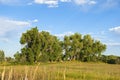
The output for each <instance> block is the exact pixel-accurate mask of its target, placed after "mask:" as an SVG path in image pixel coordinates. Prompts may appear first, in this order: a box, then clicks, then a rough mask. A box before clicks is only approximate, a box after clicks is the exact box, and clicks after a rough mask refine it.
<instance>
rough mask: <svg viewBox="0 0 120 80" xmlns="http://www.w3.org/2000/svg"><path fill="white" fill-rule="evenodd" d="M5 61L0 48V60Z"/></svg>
mask: <svg viewBox="0 0 120 80" xmlns="http://www.w3.org/2000/svg"><path fill="white" fill-rule="evenodd" d="M3 61H5V54H4V51H3V50H0V62H3Z"/></svg>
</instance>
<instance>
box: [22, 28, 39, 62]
mask: <svg viewBox="0 0 120 80" xmlns="http://www.w3.org/2000/svg"><path fill="white" fill-rule="evenodd" d="M20 43H21V44H22V45H24V46H25V47H24V48H23V49H22V50H21V51H22V56H23V57H25V59H26V61H27V62H30V63H33V62H35V61H37V60H38V56H39V54H40V38H39V31H38V29H37V27H35V28H32V29H31V30H28V31H27V32H26V33H23V34H22V37H21V39H20Z"/></svg>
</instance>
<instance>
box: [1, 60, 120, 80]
mask: <svg viewBox="0 0 120 80" xmlns="http://www.w3.org/2000/svg"><path fill="white" fill-rule="evenodd" d="M0 80H120V65H111V64H104V63H81V62H61V63H40V64H38V65H36V66H35V65H34V66H26V65H17V66H0Z"/></svg>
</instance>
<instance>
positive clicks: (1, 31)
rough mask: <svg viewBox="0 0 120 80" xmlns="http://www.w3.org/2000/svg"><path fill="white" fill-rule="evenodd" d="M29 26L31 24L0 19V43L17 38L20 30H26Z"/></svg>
mask: <svg viewBox="0 0 120 80" xmlns="http://www.w3.org/2000/svg"><path fill="white" fill-rule="evenodd" d="M30 26H31V23H30V22H28V21H19V20H13V19H9V18H5V17H0V41H1V42H11V40H12V38H14V37H16V38H18V34H19V32H20V31H21V30H22V29H27V28H28V27H30ZM13 35H14V37H13Z"/></svg>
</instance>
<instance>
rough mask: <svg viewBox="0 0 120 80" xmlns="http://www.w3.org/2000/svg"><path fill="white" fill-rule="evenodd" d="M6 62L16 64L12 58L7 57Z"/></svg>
mask: <svg viewBox="0 0 120 80" xmlns="http://www.w3.org/2000/svg"><path fill="white" fill-rule="evenodd" d="M5 61H6V62H9V63H11V62H14V59H13V58H12V57H5Z"/></svg>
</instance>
